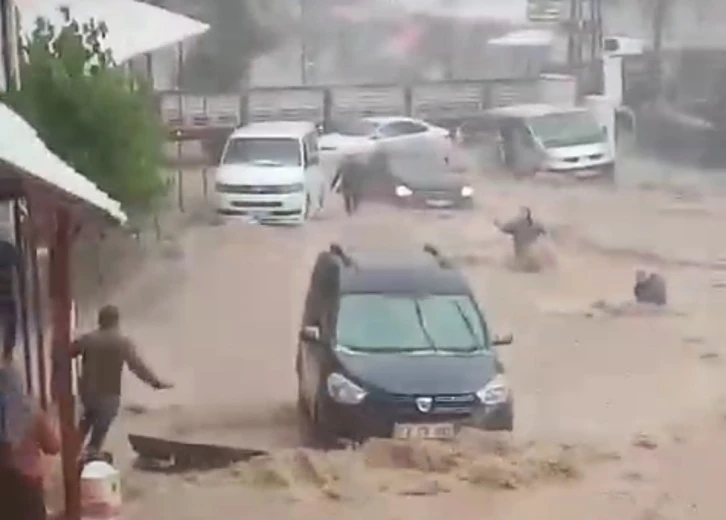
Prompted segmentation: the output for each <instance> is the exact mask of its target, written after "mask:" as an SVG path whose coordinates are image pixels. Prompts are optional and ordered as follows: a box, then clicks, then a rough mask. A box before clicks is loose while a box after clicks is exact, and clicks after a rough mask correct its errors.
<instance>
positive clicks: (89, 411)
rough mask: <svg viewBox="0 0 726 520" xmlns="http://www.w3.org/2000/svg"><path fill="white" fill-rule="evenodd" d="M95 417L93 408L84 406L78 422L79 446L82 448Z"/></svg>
mask: <svg viewBox="0 0 726 520" xmlns="http://www.w3.org/2000/svg"><path fill="white" fill-rule="evenodd" d="M95 416H96V414H95V411H94V409H93V407H91V406H88V405H86V404H84V405H83V415H81V420H80V421H79V422H78V432H79V433H80V436H81V439H80V441H81V446H84V445H85V444H86V439H87V438H88V434H89V433H91V428H92V427H93V423H94V420H95Z"/></svg>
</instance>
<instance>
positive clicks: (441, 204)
mask: <svg viewBox="0 0 726 520" xmlns="http://www.w3.org/2000/svg"><path fill="white" fill-rule="evenodd" d="M426 204H428V205H429V206H431V207H432V208H448V207H449V206H451V205H452V204H453V203H452V202H451V201H450V200H427V201H426Z"/></svg>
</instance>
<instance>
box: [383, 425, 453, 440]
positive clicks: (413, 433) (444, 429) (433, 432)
mask: <svg viewBox="0 0 726 520" xmlns="http://www.w3.org/2000/svg"><path fill="white" fill-rule="evenodd" d="M455 433H456V432H455V431H454V425H453V424H451V423H436V424H396V425H395V426H394V428H393V436H394V437H395V438H396V439H451V438H452V437H453V436H454V435H455Z"/></svg>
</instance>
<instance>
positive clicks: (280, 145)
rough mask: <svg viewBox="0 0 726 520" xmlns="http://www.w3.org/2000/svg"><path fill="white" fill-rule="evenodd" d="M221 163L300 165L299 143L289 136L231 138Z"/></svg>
mask: <svg viewBox="0 0 726 520" xmlns="http://www.w3.org/2000/svg"><path fill="white" fill-rule="evenodd" d="M222 163H223V164H255V165H258V166H300V165H301V164H302V161H301V157H300V143H299V141H297V140H296V139H290V138H269V139H267V138H251V137H242V138H238V139H232V140H231V141H230V142H229V144H228V145H227V150H226V151H225V153H224V159H223V160H222Z"/></svg>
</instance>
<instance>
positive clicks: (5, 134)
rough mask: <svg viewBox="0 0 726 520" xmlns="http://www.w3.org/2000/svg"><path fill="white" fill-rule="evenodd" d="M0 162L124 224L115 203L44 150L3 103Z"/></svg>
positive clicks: (35, 136)
mask: <svg viewBox="0 0 726 520" xmlns="http://www.w3.org/2000/svg"><path fill="white" fill-rule="evenodd" d="M0 162H4V163H7V164H8V165H10V166H11V167H14V168H17V169H18V170H20V171H21V172H23V174H24V175H26V176H27V177H28V178H32V179H34V180H37V181H40V182H42V183H44V184H45V185H47V186H49V187H51V188H54V189H56V190H59V191H61V192H63V193H65V194H66V195H68V196H70V197H71V198H73V199H76V200H77V201H79V202H82V203H85V204H88V205H89V206H91V207H93V208H95V209H97V210H100V211H102V212H104V213H106V214H108V215H109V216H110V217H112V218H113V219H115V220H117V221H119V222H120V223H124V222H126V214H125V213H124V212H123V210H122V209H121V205H120V204H119V203H118V202H116V201H115V200H113V199H112V198H111V197H109V196H108V195H107V194H106V193H105V192H103V191H101V190H100V189H99V188H98V186H96V185H95V184H94V183H93V182H91V181H90V180H88V179H87V178H86V177H84V176H83V175H81V174H80V173H78V172H76V171H75V170H74V169H73V168H71V167H70V166H68V165H67V164H66V163H65V162H63V161H62V160H61V159H60V158H59V157H58V156H56V155H55V154H54V153H53V152H51V151H50V150H48V148H47V147H46V146H45V144H44V143H43V141H41V139H40V138H39V137H38V134H37V133H36V131H35V129H34V128H33V127H32V126H30V125H29V124H28V123H27V122H26V121H25V120H24V119H23V118H22V117H20V116H19V115H18V114H16V113H15V112H13V111H12V110H11V109H10V108H8V107H7V106H6V105H5V104H4V103H0Z"/></svg>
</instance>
